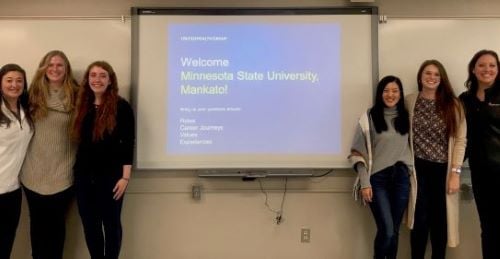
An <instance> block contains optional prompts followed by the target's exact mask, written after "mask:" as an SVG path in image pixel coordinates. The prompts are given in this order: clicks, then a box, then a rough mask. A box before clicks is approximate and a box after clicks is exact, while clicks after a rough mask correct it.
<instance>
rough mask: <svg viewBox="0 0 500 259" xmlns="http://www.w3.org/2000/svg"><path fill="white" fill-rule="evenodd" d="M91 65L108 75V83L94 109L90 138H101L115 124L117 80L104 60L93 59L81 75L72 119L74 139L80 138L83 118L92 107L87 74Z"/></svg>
mask: <svg viewBox="0 0 500 259" xmlns="http://www.w3.org/2000/svg"><path fill="white" fill-rule="evenodd" d="M93 67H100V68H102V69H104V70H106V72H107V73H108V75H109V80H110V85H109V86H108V87H107V88H106V91H105V92H104V93H103V95H102V100H101V103H100V105H99V108H98V109H96V115H95V120H94V128H93V131H92V140H93V141H94V142H95V141H98V140H101V139H103V137H104V134H105V133H108V134H111V132H113V130H114V128H115V126H116V113H117V106H118V100H119V99H120V97H119V96H118V81H117V77H116V74H115V71H114V70H113V68H112V67H111V65H110V64H109V63H108V62H106V61H95V62H93V63H92V64H90V65H89V66H88V67H87V70H86V71H85V74H84V76H83V80H82V83H81V85H80V89H79V91H78V99H77V102H76V110H77V112H76V116H75V118H74V121H73V127H72V128H73V131H72V133H73V137H74V138H75V139H76V140H79V139H80V136H81V128H82V123H83V119H84V118H85V116H86V115H87V114H88V113H89V111H90V109H94V101H95V95H94V92H93V91H92V89H91V88H90V84H89V74H90V70H91V69H92V68H93Z"/></svg>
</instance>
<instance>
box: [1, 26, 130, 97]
mask: <svg viewBox="0 0 500 259" xmlns="http://www.w3.org/2000/svg"><path fill="white" fill-rule="evenodd" d="M0 35H2V40H0V66H2V65H4V64H6V63H16V64H19V65H20V66H21V67H23V68H24V69H25V70H26V76H27V77H28V83H30V82H31V79H32V77H33V75H34V73H35V71H36V69H37V67H38V64H39V62H40V60H41V58H42V57H43V56H44V55H45V54H46V53H47V52H49V51H50V50H54V49H59V50H62V51H63V52H64V53H65V54H66V55H67V56H68V59H69V60H70V63H71V66H72V68H73V73H74V74H75V77H76V79H77V80H78V81H80V80H81V79H82V76H83V73H84V72H85V69H86V68H87V66H88V65H89V64H90V63H92V62H93V61H96V60H105V61H108V62H109V63H110V64H111V66H113V68H114V69H115V72H116V74H117V76H118V84H119V87H120V94H121V95H122V96H123V97H124V98H126V99H129V98H128V97H129V91H130V45H131V38H130V35H131V29H130V21H128V20H125V21H122V20H121V19H119V18H116V19H73V18H71V19H67V18H47V19H10V20H9V19H3V20H0Z"/></svg>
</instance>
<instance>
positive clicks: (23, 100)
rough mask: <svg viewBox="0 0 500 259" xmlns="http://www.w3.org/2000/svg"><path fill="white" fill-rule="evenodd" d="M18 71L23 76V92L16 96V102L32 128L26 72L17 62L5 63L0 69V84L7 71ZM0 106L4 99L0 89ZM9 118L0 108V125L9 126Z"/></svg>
mask: <svg viewBox="0 0 500 259" xmlns="http://www.w3.org/2000/svg"><path fill="white" fill-rule="evenodd" d="M13 71H14V72H19V73H21V75H22V76H23V80H24V85H23V92H22V93H21V95H20V96H19V97H18V99H17V102H18V105H19V106H20V107H21V108H22V109H23V110H24V115H25V117H26V120H27V121H28V125H29V126H30V129H33V120H32V119H31V115H30V113H29V110H28V102H29V96H28V82H27V81H26V72H25V71H24V69H22V68H21V67H20V66H19V65H17V64H6V65H4V66H3V67H2V68H1V69H0V84H1V82H2V81H3V77H4V76H5V75H6V74H7V73H9V72H13ZM0 96H1V98H0V106H1V105H2V104H3V102H4V99H3V92H2V91H1V89H0ZM11 122H12V121H11V119H10V118H9V117H7V115H5V114H4V113H3V111H2V109H0V125H7V127H10V123H11Z"/></svg>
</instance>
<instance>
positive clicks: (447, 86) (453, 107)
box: [417, 59, 462, 136]
mask: <svg viewBox="0 0 500 259" xmlns="http://www.w3.org/2000/svg"><path fill="white" fill-rule="evenodd" d="M430 65H433V66H435V67H437V69H438V71H439V76H440V80H439V85H438V87H437V89H436V109H437V112H438V114H439V115H440V116H441V118H442V119H443V120H444V122H445V124H446V134H447V135H448V136H455V135H456V133H457V131H458V129H457V114H458V115H459V116H462V112H461V111H462V109H460V101H459V100H458V98H457V97H456V95H455V92H454V91H453V88H452V87H451V83H450V80H449V79H448V74H447V73H446V70H445V69H444V66H443V64H441V62H439V61H437V60H435V59H431V60H426V61H424V63H422V65H420V68H419V69H418V73H417V82H418V91H422V88H423V85H422V74H423V72H424V69H425V68H426V67H427V66H430Z"/></svg>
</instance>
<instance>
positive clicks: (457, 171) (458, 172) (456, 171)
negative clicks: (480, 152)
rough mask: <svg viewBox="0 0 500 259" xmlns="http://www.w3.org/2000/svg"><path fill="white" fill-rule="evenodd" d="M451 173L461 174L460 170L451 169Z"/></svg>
mask: <svg viewBox="0 0 500 259" xmlns="http://www.w3.org/2000/svg"><path fill="white" fill-rule="evenodd" d="M451 171H452V172H454V173H456V174H461V173H462V168H460V167H459V168H452V169H451Z"/></svg>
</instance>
